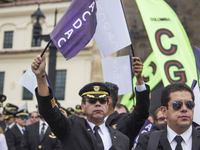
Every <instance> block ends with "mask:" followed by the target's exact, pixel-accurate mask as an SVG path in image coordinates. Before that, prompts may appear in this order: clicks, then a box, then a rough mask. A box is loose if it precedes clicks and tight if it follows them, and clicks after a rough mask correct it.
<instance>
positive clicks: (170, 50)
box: [155, 29, 177, 55]
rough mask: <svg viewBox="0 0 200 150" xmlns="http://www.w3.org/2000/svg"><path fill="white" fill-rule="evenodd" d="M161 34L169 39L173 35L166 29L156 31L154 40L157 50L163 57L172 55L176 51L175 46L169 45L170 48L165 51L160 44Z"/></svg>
mask: <svg viewBox="0 0 200 150" xmlns="http://www.w3.org/2000/svg"><path fill="white" fill-rule="evenodd" d="M163 34H166V35H167V36H168V37H169V38H172V37H174V35H173V33H172V32H171V31H169V30H167V29H159V30H157V31H156V34H155V36H156V37H155V38H156V42H157V45H158V48H159V50H160V51H161V52H162V53H163V54H164V55H173V54H174V53H176V51H177V45H174V44H171V47H170V48H169V49H165V48H164V47H163V45H162V43H161V36H162V35H163Z"/></svg>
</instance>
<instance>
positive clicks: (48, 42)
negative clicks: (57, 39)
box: [40, 40, 52, 57]
mask: <svg viewBox="0 0 200 150" xmlns="http://www.w3.org/2000/svg"><path fill="white" fill-rule="evenodd" d="M51 42H52V40H49V42H48V43H47V45H46V47H45V49H44V50H43V52H42V54H41V55H40V56H41V57H42V56H43V55H44V53H45V51H46V50H47V48H48V47H49V45H50V44H51Z"/></svg>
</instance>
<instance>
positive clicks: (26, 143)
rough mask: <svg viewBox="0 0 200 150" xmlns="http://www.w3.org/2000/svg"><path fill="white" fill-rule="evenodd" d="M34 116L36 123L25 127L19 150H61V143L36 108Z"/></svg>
mask: <svg viewBox="0 0 200 150" xmlns="http://www.w3.org/2000/svg"><path fill="white" fill-rule="evenodd" d="M36 116H37V117H38V121H37V122H35V123H32V124H30V125H28V126H27V127H26V130H25V132H24V135H23V137H22V142H21V150H38V149H40V150H62V146H61V142H60V141H59V140H58V138H57V137H56V136H55V135H54V134H53V132H52V131H51V129H50V127H49V125H48V124H47V122H46V121H45V120H44V118H43V117H42V116H41V115H40V113H39V110H38V108H37V112H36Z"/></svg>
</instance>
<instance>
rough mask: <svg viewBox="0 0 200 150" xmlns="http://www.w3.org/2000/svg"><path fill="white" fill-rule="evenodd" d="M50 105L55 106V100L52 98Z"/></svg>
mask: <svg viewBox="0 0 200 150" xmlns="http://www.w3.org/2000/svg"><path fill="white" fill-rule="evenodd" d="M51 106H52V108H54V107H55V106H56V102H55V99H54V98H53V99H52V100H51Z"/></svg>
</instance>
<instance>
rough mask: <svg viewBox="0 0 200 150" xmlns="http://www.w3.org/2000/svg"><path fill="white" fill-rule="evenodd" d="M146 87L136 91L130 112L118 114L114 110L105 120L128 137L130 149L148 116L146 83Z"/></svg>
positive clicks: (148, 90)
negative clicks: (134, 103) (134, 101)
mask: <svg viewBox="0 0 200 150" xmlns="http://www.w3.org/2000/svg"><path fill="white" fill-rule="evenodd" d="M146 88H147V89H146V90H145V91H143V92H137V91H136V106H135V108H134V111H133V112H132V113H122V114H118V112H117V111H115V112H114V113H113V114H111V115H110V116H109V117H108V118H107V120H106V124H108V125H109V126H111V127H113V128H116V129H117V130H119V131H120V132H122V133H123V134H125V135H126V136H128V137H129V139H130V146H129V148H130V149H132V147H133V143H134V140H135V137H136V136H137V135H138V133H139V131H140V129H141V128H142V126H143V125H144V122H145V121H146V119H147V118H148V117H149V103H150V102H149V94H150V89H149V86H148V85H146Z"/></svg>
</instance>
